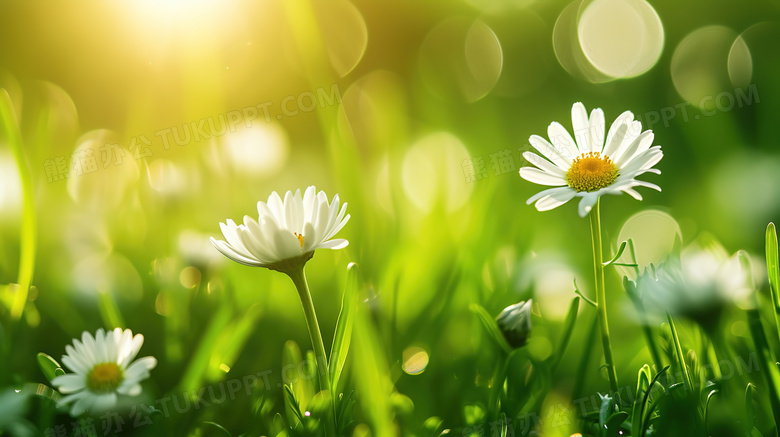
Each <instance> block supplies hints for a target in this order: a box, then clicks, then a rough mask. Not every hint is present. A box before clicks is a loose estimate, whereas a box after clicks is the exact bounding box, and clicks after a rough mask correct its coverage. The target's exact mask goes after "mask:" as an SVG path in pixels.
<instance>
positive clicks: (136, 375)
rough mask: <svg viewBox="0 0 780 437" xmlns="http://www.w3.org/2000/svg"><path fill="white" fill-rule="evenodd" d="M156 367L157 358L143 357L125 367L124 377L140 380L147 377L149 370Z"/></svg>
mask: <svg viewBox="0 0 780 437" xmlns="http://www.w3.org/2000/svg"><path fill="white" fill-rule="evenodd" d="M155 367H157V359H156V358H154V357H143V358H139V359H137V360H135V361H134V362H133V364H130V366H128V368H127V369H125V379H126V380H131V381H136V382H137V381H140V380H142V379H145V378H147V377H149V371H150V370H152V369H154V368H155Z"/></svg>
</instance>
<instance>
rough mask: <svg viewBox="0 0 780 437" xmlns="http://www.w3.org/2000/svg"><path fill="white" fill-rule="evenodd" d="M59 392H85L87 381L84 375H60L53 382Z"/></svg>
mask: <svg viewBox="0 0 780 437" xmlns="http://www.w3.org/2000/svg"><path fill="white" fill-rule="evenodd" d="M51 383H52V385H54V386H55V387H56V388H57V390H59V392H60V393H62V394H68V393H73V392H76V391H79V390H84V389H85V388H86V387H87V381H86V379H85V376H84V375H77V374H75V373H69V374H67V375H60V376H57V377H56V378H54V379H52V380H51Z"/></svg>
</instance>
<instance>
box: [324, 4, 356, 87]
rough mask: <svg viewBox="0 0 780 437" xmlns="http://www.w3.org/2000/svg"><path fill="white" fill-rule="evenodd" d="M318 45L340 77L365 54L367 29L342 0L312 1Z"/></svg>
mask: <svg viewBox="0 0 780 437" xmlns="http://www.w3.org/2000/svg"><path fill="white" fill-rule="evenodd" d="M312 5H313V6H314V12H315V14H316V16H317V25H318V26H319V31H320V35H321V37H322V42H323V44H325V49H326V51H327V52H328V59H329V60H330V64H331V66H332V67H333V69H334V70H335V71H336V73H337V74H338V75H339V76H341V77H344V76H346V75H347V74H348V73H349V72H350V71H352V70H353V69H354V68H355V67H356V66H357V65H358V63H360V60H361V59H362V58H363V55H364V54H365V52H366V47H367V46H368V28H367V26H366V21H365V20H364V19H363V15H362V14H361V13H360V11H359V10H358V9H357V8H356V7H355V5H353V4H352V3H350V2H348V1H346V0H329V1H325V2H313V3H312Z"/></svg>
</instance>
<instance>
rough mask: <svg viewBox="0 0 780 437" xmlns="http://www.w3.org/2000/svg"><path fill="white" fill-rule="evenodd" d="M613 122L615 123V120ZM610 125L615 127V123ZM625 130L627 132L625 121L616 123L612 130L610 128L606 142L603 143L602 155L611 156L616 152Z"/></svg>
mask: <svg viewBox="0 0 780 437" xmlns="http://www.w3.org/2000/svg"><path fill="white" fill-rule="evenodd" d="M615 123H617V121H615ZM612 127H615V125H614V124H613V125H612ZM626 132H628V125H627V124H625V123H623V124H620V125H618V126H617V128H615V130H614V132H612V130H610V132H609V135H608V136H607V142H606V144H605V145H604V156H606V157H609V158H612V155H614V154H615V152H617V150H618V148H620V144H621V143H622V142H623V139H624V138H625V137H626Z"/></svg>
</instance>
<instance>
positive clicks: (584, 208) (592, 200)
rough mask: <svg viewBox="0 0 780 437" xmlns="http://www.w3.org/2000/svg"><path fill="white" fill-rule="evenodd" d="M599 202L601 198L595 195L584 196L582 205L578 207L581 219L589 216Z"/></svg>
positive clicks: (581, 201)
mask: <svg viewBox="0 0 780 437" xmlns="http://www.w3.org/2000/svg"><path fill="white" fill-rule="evenodd" d="M598 200H599V196H598V195H596V194H594V193H587V194H585V195H584V196H582V200H580V204H579V206H578V207H577V211H578V212H579V214H580V217H585V216H586V215H588V213H589V212H590V210H591V209H593V205H595V204H596V202H597V201H598Z"/></svg>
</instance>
